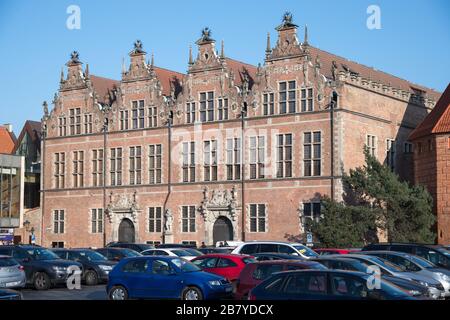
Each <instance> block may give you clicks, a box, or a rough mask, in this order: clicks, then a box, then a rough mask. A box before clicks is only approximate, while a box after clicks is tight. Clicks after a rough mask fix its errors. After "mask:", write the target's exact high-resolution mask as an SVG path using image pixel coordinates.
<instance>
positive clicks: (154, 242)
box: [145, 240, 161, 247]
mask: <svg viewBox="0 0 450 320" xmlns="http://www.w3.org/2000/svg"><path fill="white" fill-rule="evenodd" d="M145 243H146V244H151V245H152V246H154V247H157V246H159V245H160V244H161V241H153V240H148V241H145Z"/></svg>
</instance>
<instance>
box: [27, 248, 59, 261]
mask: <svg viewBox="0 0 450 320" xmlns="http://www.w3.org/2000/svg"><path fill="white" fill-rule="evenodd" d="M27 252H28V254H29V255H30V256H32V257H33V259H35V260H56V259H61V258H60V257H59V256H58V255H57V254H55V253H53V252H52V251H50V250H48V249H44V248H33V249H28V250H27Z"/></svg>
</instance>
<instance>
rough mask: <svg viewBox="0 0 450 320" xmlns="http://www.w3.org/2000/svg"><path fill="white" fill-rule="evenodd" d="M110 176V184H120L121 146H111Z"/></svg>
mask: <svg viewBox="0 0 450 320" xmlns="http://www.w3.org/2000/svg"><path fill="white" fill-rule="evenodd" d="M109 173H110V178H111V181H110V183H111V185H112V186H120V185H122V148H111V168H110V171H109Z"/></svg>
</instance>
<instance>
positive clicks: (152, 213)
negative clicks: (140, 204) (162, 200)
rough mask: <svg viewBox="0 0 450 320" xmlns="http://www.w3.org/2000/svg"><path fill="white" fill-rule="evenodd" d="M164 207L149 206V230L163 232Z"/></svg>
mask: <svg viewBox="0 0 450 320" xmlns="http://www.w3.org/2000/svg"><path fill="white" fill-rule="evenodd" d="M161 212H162V208H161V207H151V208H148V232H161V229H162V214H161Z"/></svg>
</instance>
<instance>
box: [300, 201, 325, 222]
mask: <svg viewBox="0 0 450 320" xmlns="http://www.w3.org/2000/svg"><path fill="white" fill-rule="evenodd" d="M320 209H321V205H320V202H307V203H304V204H303V216H304V217H305V218H307V219H311V220H314V221H319V220H320Z"/></svg>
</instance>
